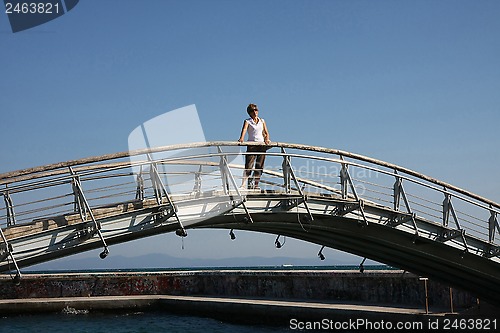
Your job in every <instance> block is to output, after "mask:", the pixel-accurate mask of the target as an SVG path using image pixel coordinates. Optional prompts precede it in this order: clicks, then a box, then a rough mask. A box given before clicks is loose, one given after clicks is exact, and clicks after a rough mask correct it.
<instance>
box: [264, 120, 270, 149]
mask: <svg viewBox="0 0 500 333" xmlns="http://www.w3.org/2000/svg"><path fill="white" fill-rule="evenodd" d="M262 125H264V126H263V127H264V130H263V131H262V133H263V134H264V142H265V143H266V145H268V144H269V142H271V139H270V137H269V131H268V130H267V125H266V122H265V121H263V122H262Z"/></svg>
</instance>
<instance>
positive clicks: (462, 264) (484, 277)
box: [197, 207, 500, 305]
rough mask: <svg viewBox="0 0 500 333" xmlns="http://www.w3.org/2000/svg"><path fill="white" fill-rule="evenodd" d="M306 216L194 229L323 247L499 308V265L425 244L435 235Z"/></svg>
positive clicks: (221, 219) (230, 218) (263, 217)
mask: <svg viewBox="0 0 500 333" xmlns="http://www.w3.org/2000/svg"><path fill="white" fill-rule="evenodd" d="M365 208H366V207H365ZM367 211H368V212H369V209H367ZM305 216H306V215H302V216H300V215H298V214H297V213H290V212H282V213H273V214H272V216H271V215H270V214H267V213H253V214H252V220H253V223H248V222H246V215H245V214H244V213H240V214H236V215H234V214H232V215H224V216H217V217H214V218H212V219H210V220H207V221H204V222H203V223H201V224H199V225H197V227H198V228H225V229H234V230H248V231H255V232H263V233H269V234H276V235H282V236H287V237H292V238H296V239H300V240H303V241H307V242H310V243H315V244H318V245H324V246H326V247H329V248H333V249H338V250H341V251H344V252H348V253H351V254H355V255H358V256H361V257H366V258H369V259H372V260H375V261H378V262H381V263H384V264H387V265H390V266H393V267H397V268H400V269H403V270H406V271H408V272H412V273H415V274H418V275H420V276H422V277H427V278H431V279H435V280H438V281H441V282H444V283H447V284H449V285H450V286H453V287H456V288H459V289H463V290H468V291H470V292H472V293H475V294H476V295H477V296H478V297H479V298H481V299H483V300H488V301H489V302H490V303H493V304H497V305H498V304H500V288H499V287H498V286H499V285H500V271H499V270H500V268H499V264H498V263H497V262H494V261H492V260H490V259H489V258H486V257H482V256H478V255H476V254H473V253H470V252H467V251H464V250H463V249H462V248H460V247H459V246H457V247H451V246H449V245H447V244H445V243H444V242H438V241H435V240H432V239H429V238H428V236H430V237H431V238H432V236H431V235H432V234H434V231H431V232H430V233H428V234H427V236H425V235H424V232H421V233H420V235H419V236H418V237H416V236H415V234H412V233H409V232H406V231H403V230H400V229H397V228H393V227H388V226H386V225H384V224H380V223H368V224H365V223H364V221H362V220H360V218H359V216H354V217H352V216H351V217H346V216H334V215H331V214H313V218H314V220H313V221H310V222H308V221H307V219H306V218H304V217H305ZM235 219H236V220H237V221H240V222H235ZM299 221H300V222H299ZM419 226H420V227H421V225H419ZM434 235H435V234H434Z"/></svg>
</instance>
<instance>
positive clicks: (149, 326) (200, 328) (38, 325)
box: [0, 311, 290, 333]
mask: <svg viewBox="0 0 500 333" xmlns="http://www.w3.org/2000/svg"><path fill="white" fill-rule="evenodd" d="M285 331H290V329H289V328H288V327H284V326H273V325H269V326H263V325H240V324H234V323H231V322H226V321H221V320H217V319H212V318H204V317H192V316H183V315H174V314H170V313H167V312H156V311H155V312H130V313H120V314H117V313H115V314H109V313H104V314H95V313H79V314H68V313H59V314H50V315H23V316H9V317H1V318H0V332H2V333H3V332H6V333H7V332H9V333H28V332H47V333H58V332H68V333H132V332H133V333H160V332H169V333H170V332H172V333H175V332H179V333H181V332H182V333H187V332H207V333H209V332H222V333H225V332H227V333H247V332H248V333H254V332H285Z"/></svg>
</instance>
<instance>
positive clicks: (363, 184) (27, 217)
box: [0, 142, 500, 263]
mask: <svg viewBox="0 0 500 333" xmlns="http://www.w3.org/2000/svg"><path fill="white" fill-rule="evenodd" d="M256 144H257V143H249V142H247V143H238V142H201V143H191V144H185V145H173V146H165V147H158V148H153V149H143V150H137V151H130V152H123V153H116V154H109V155H103V156H97V157H90V158H84V159H80V160H74V161H67V162H62V163H56V164H51V165H45V166H41V167H35V168H30V169H24V170H18V171H13V172H9V173H4V174H0V195H1V197H2V198H1V201H0V226H1V228H2V233H1V236H2V239H1V240H0V258H1V253H3V255H4V257H8V258H10V259H11V260H12V261H13V262H14V263H15V257H14V255H13V249H12V246H10V245H9V237H8V236H6V235H4V233H7V230H9V229H11V228H15V227H19V226H23V225H29V224H31V223H34V222H36V221H42V220H44V219H46V220H48V219H53V220H55V221H56V223H57V217H58V216H64V215H69V214H78V215H79V216H80V220H81V221H82V222H84V221H91V222H92V223H93V229H94V230H93V232H94V233H95V234H96V235H97V236H98V237H100V239H101V242H102V244H103V248H104V250H103V252H102V253H101V257H105V256H106V255H107V253H108V252H109V250H108V247H107V244H106V240H105V239H104V237H103V236H102V234H101V232H100V229H101V225H100V222H99V218H98V217H96V216H94V214H93V211H94V210H95V209H96V208H99V207H108V206H112V205H117V204H120V203H124V202H136V201H147V200H155V201H156V202H157V204H158V205H161V204H163V203H169V204H170V205H171V206H172V207H175V199H174V197H175V196H177V195H194V196H196V195H197V194H200V193H214V195H216V193H217V191H222V192H224V193H229V192H234V193H235V195H236V197H237V198H240V202H241V204H242V205H243V207H245V204H244V201H245V200H244V199H243V197H244V195H245V194H246V193H247V192H246V191H248V189H247V190H243V189H240V188H239V187H240V184H241V183H242V181H243V177H242V175H243V170H244V155H245V154H246V152H245V151H244V148H245V146H251V145H256ZM268 148H269V149H268V150H267V152H266V153H265V154H266V162H265V168H264V172H263V174H262V178H261V182H260V187H261V189H262V190H263V193H268V192H269V193H271V192H272V193H292V192H293V193H296V194H298V195H299V196H301V197H303V198H304V200H303V202H304V204H305V208H306V209H307V211H308V214H309V215H310V218H311V219H313V218H314V217H313V214H312V213H311V211H310V210H309V208H308V206H307V197H308V196H309V197H310V196H314V195H317V196H324V195H330V196H336V197H339V198H342V199H351V200H354V201H355V202H359V203H360V205H359V211H360V216H361V218H363V220H364V221H365V223H367V219H366V216H364V210H363V203H370V204H371V205H377V206H380V207H385V208H387V209H389V210H392V211H393V212H396V213H398V212H400V213H401V214H400V215H398V214H396V215H395V218H394V220H393V221H392V224H391V225H392V226H395V225H398V224H401V223H409V224H410V225H414V226H415V233H416V234H417V235H418V231H419V230H418V228H417V227H416V224H415V219H423V220H426V221H429V222H431V223H436V224H440V225H442V226H443V227H445V228H446V229H449V230H450V232H449V233H447V234H446V235H442V237H444V239H442V240H443V241H446V240H449V239H461V240H462V242H463V243H464V246H465V248H466V249H467V243H466V240H465V238H464V235H465V234H467V235H468V236H472V237H475V238H477V239H478V240H480V241H483V242H485V243H488V244H491V248H492V249H493V250H492V253H489V255H492V256H496V255H498V254H499V253H498V237H499V236H498V234H499V233H500V226H499V223H498V216H499V213H500V205H499V204H498V203H496V202H493V201H491V200H488V199H486V198H483V197H481V196H479V195H476V194H474V193H471V192H469V191H466V190H464V189H461V188H458V187H455V186H453V185H451V184H448V183H445V182H442V181H439V180H437V179H434V178H431V177H428V176H425V175H423V174H420V173H418V172H415V171H413V170H410V169H407V168H403V167H400V166H398V165H395V164H391V163H387V162H384V161H380V160H376V159H373V158H369V157H366V156H362V155H357V154H353V153H349V152H345V151H341V150H336V149H329V148H322V147H314V146H307V145H300V144H289V143H271V144H270V145H269V146H268ZM252 154H260V153H252ZM262 154H264V153H262ZM2 204H3V205H2ZM245 209H246V208H245ZM247 213H248V212H247ZM173 214H174V215H175V209H174V211H173ZM248 215H249V218H250V219H251V215H250V214H248ZM175 216H176V215H175ZM177 221H178V223H179V225H180V229H181V230H182V231H183V232H184V231H185V230H184V226H183V225H182V221H180V220H179V218H178V217H177ZM181 234H182V232H181ZM2 250H3V252H2Z"/></svg>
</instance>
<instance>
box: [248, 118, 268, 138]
mask: <svg viewBox="0 0 500 333" xmlns="http://www.w3.org/2000/svg"><path fill="white" fill-rule="evenodd" d="M257 120H258V123H255V121H253V119H252V118H248V119H246V120H245V121H246V122H247V123H248V141H257V142H264V133H263V132H264V119H262V118H257Z"/></svg>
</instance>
